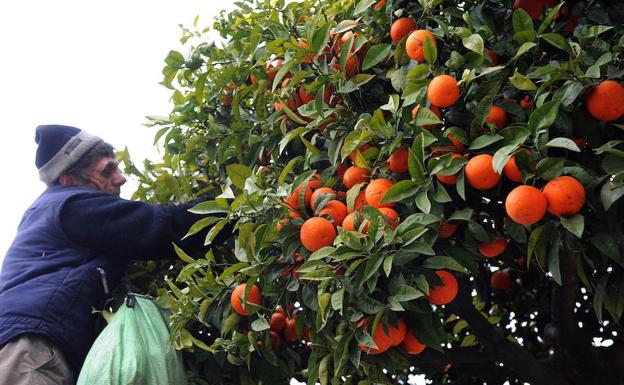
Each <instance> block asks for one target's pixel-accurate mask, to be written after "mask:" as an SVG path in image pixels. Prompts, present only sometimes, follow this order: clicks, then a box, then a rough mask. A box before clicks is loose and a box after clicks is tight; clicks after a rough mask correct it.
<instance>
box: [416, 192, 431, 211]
mask: <svg viewBox="0 0 624 385" xmlns="http://www.w3.org/2000/svg"><path fill="white" fill-rule="evenodd" d="M416 206H417V207H418V208H419V209H420V211H422V212H423V213H427V214H429V212H430V211H431V201H430V200H429V196H428V194H427V191H421V192H419V193H418V195H416Z"/></svg>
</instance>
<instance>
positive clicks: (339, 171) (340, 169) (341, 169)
mask: <svg viewBox="0 0 624 385" xmlns="http://www.w3.org/2000/svg"><path fill="white" fill-rule="evenodd" d="M347 168H349V167H348V166H347V165H346V164H344V163H338V164H336V176H337V177H338V178H340V179H342V178H343V177H344V174H345V171H347Z"/></svg>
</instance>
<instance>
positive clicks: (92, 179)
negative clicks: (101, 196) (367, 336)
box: [86, 157, 126, 195]
mask: <svg viewBox="0 0 624 385" xmlns="http://www.w3.org/2000/svg"><path fill="white" fill-rule="evenodd" d="M118 166H119V163H118V162H117V161H116V160H115V158H108V157H106V158H100V159H98V160H96V161H95V162H94V164H93V165H92V166H91V167H90V169H89V171H88V172H87V173H86V174H87V176H88V178H89V185H90V186H91V187H94V188H95V189H97V190H99V191H102V192H105V193H110V194H115V195H119V193H120V192H121V186H122V185H123V184H124V183H126V177H125V176H124V175H123V174H122V172H121V170H120V169H119V167H118Z"/></svg>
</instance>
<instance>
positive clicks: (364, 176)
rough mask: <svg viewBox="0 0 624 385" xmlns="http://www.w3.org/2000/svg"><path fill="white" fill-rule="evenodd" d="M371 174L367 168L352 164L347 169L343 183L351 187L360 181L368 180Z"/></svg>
mask: <svg viewBox="0 0 624 385" xmlns="http://www.w3.org/2000/svg"><path fill="white" fill-rule="evenodd" d="M369 176H370V174H369V172H368V170H367V169H365V168H362V167H358V166H351V167H349V168H348V169H347V171H345V173H344V176H343V178H342V183H343V184H344V185H345V187H346V188H351V187H353V186H355V185H356V184H358V183H363V182H366V181H367V180H368V178H369Z"/></svg>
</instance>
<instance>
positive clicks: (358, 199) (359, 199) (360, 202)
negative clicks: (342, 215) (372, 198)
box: [347, 190, 367, 213]
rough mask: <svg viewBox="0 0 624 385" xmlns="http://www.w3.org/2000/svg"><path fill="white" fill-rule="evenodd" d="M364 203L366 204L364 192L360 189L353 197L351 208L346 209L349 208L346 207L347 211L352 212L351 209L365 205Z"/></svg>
mask: <svg viewBox="0 0 624 385" xmlns="http://www.w3.org/2000/svg"><path fill="white" fill-rule="evenodd" d="M366 204H367V202H366V193H365V192H364V190H362V191H360V193H359V194H358V196H357V197H355V202H354V203H353V210H348V209H349V208H348V207H347V211H349V213H352V212H353V211H355V210H358V209H359V208H360V207H362V206H366Z"/></svg>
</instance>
